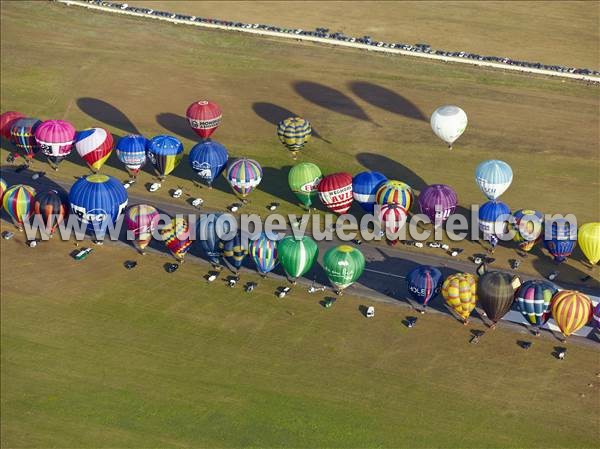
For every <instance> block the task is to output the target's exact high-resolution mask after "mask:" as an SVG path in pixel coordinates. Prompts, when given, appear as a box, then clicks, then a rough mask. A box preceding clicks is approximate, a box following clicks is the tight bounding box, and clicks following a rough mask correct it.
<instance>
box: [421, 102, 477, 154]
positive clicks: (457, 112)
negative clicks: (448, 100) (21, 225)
mask: <svg viewBox="0 0 600 449" xmlns="http://www.w3.org/2000/svg"><path fill="white" fill-rule="evenodd" d="M467 123H468V120H467V114H465V111H463V110H462V109H461V108H459V107H458V106H452V105H446V106H440V107H439V108H437V109H436V110H435V111H434V112H433V114H431V120H430V124H431V129H432V130H433V132H434V133H435V135H436V136H438V137H439V138H440V139H442V140H443V141H444V142H446V143H447V144H448V145H450V147H452V144H453V143H454V142H455V141H456V139H458V138H459V137H460V136H461V135H462V133H464V132H465V129H466V128H467Z"/></svg>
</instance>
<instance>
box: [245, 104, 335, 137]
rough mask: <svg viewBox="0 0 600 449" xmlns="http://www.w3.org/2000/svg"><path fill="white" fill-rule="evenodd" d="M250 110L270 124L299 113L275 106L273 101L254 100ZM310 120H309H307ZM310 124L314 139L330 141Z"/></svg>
mask: <svg viewBox="0 0 600 449" xmlns="http://www.w3.org/2000/svg"><path fill="white" fill-rule="evenodd" d="M252 110H253V111H254V113H255V114H256V115H258V116H259V117H260V118H262V119H263V120H265V121H266V122H269V123H271V124H272V125H275V126H277V124H278V123H279V122H280V121H282V120H284V119H286V118H288V117H298V116H299V115H298V114H296V113H295V112H292V111H290V110H289V109H285V108H282V107H281V106H277V105H276V104H273V103H266V102H256V103H252ZM309 121H310V120H309ZM310 126H311V128H312V137H314V138H316V139H320V140H322V141H323V142H325V143H331V142H330V141H329V140H327V139H325V138H323V137H322V136H321V135H320V134H319V132H318V131H317V130H316V128H315V127H314V124H313V123H312V122H311V123H310Z"/></svg>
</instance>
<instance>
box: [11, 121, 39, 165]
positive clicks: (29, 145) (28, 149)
mask: <svg viewBox="0 0 600 449" xmlns="http://www.w3.org/2000/svg"><path fill="white" fill-rule="evenodd" d="M41 124H42V122H41V120H38V119H37V118H31V117H24V118H20V119H17V120H14V121H13V122H12V127H11V128H10V139H9V140H10V141H11V142H12V143H13V144H14V145H15V147H16V148H17V151H18V152H19V153H22V154H23V156H24V157H25V160H26V162H27V163H29V161H30V160H31V159H32V158H33V157H34V156H35V155H36V154H37V153H38V151H40V146H39V144H38V142H37V140H36V138H35V132H36V131H37V129H38V128H39V126H40V125H41Z"/></svg>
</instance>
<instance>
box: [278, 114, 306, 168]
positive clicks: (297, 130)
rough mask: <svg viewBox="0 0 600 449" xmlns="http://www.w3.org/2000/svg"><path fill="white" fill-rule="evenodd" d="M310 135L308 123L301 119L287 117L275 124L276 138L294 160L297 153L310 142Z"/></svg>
mask: <svg viewBox="0 0 600 449" xmlns="http://www.w3.org/2000/svg"><path fill="white" fill-rule="evenodd" d="M311 134H312V128H311V126H310V122H309V121H308V120H305V119H303V118H301V117H289V118H286V119H285V120H282V121H280V122H279V123H278V124H277V136H278V137H279V140H280V141H281V143H282V144H283V145H284V146H285V147H286V148H287V149H288V150H289V151H291V152H292V158H293V159H294V160H295V159H296V157H297V155H298V151H300V150H301V149H302V147H304V144H305V143H306V142H308V141H309V140H310V136H311Z"/></svg>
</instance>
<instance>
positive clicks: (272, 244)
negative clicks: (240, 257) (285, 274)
mask: <svg viewBox="0 0 600 449" xmlns="http://www.w3.org/2000/svg"><path fill="white" fill-rule="evenodd" d="M250 256H252V259H253V260H254V263H255V264H256V268H257V269H258V272H259V273H260V274H261V275H262V276H266V275H267V273H269V272H271V271H273V269H274V268H275V267H276V266H277V242H276V241H275V240H271V239H270V238H269V237H268V236H267V234H265V233H264V232H263V233H262V234H261V235H260V236H259V237H258V238H257V239H256V240H253V241H252V242H250Z"/></svg>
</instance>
